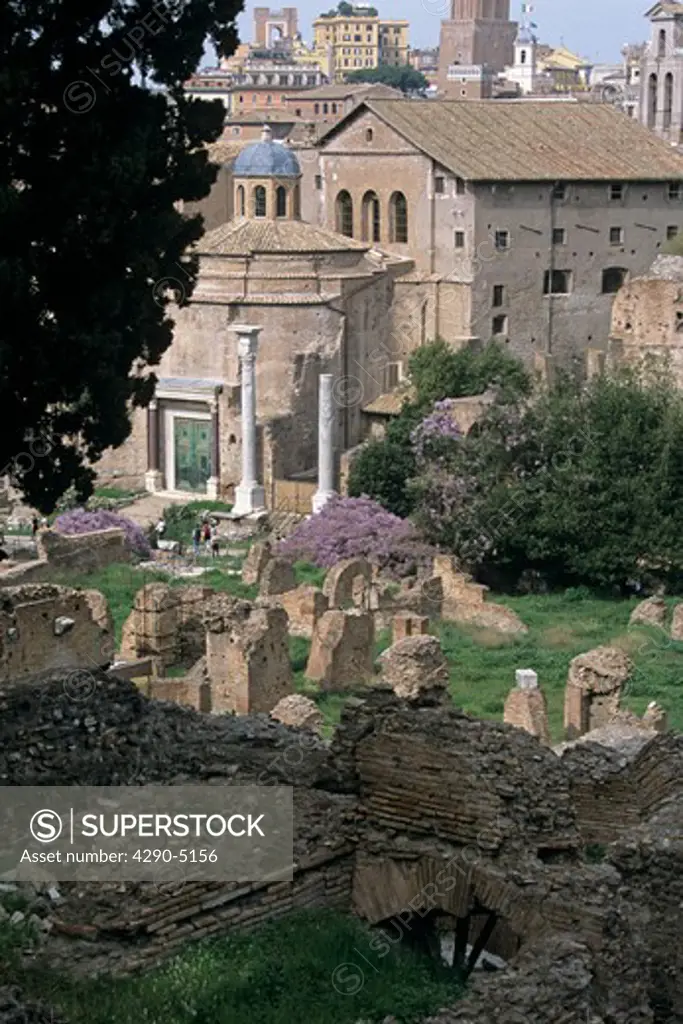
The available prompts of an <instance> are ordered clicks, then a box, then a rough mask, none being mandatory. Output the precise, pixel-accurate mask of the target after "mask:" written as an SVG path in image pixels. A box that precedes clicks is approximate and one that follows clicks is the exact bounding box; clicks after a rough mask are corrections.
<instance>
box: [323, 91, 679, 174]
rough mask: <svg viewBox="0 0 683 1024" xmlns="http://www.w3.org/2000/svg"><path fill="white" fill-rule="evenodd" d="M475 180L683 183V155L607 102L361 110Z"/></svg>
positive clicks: (398, 105)
mask: <svg viewBox="0 0 683 1024" xmlns="http://www.w3.org/2000/svg"><path fill="white" fill-rule="evenodd" d="M366 108H367V109H369V110H371V111H373V112H374V113H375V114H376V115H377V116H378V117H379V118H381V120H383V121H384V122H385V123H386V124H388V125H389V126H390V127H391V128H393V129H394V130H395V131H396V132H398V133H399V134H400V135H402V136H403V137H404V138H405V139H407V140H408V141H410V142H412V143H413V144H414V145H415V146H417V148H418V149H421V150H422V151H423V152H425V153H427V154H428V155H429V156H431V157H432V158H433V159H434V160H436V161H437V162H438V163H440V164H441V165H442V166H444V167H446V168H448V169H449V170H451V171H452V172H453V173H454V174H457V175H459V176H460V177H461V178H465V179H467V180H470V181H601V180H606V181H660V180H662V179H664V180H666V179H675V178H683V157H680V156H678V155H677V154H676V153H675V152H672V150H671V147H670V146H669V145H667V143H665V142H663V141H662V140H661V139H658V138H657V137H656V136H655V135H654V134H653V133H652V132H651V131H650V130H649V129H648V128H645V127H644V126H643V125H640V124H637V123H636V122H635V121H634V120H633V119H631V118H629V117H627V116H626V115H625V114H623V113H622V112H621V111H619V110H616V109H615V108H614V107H612V106H611V105H610V104H607V103H595V104H589V103H564V102H561V101H559V102H555V103H547V102H544V101H542V100H540V101H536V102H535V101H528V100H524V101H520V100H478V101H477V100H469V101H467V100H463V101H458V100H367V101H364V102H363V103H362V104H361V106H360V107H356V108H355V110H354V111H352V112H351V113H349V114H347V116H346V118H344V119H342V121H341V122H339V124H337V125H335V126H333V127H331V128H330V129H329V131H328V132H326V133H325V135H323V136H322V139H321V141H322V144H323V145H324V144H325V141H326V140H327V139H330V138H332V137H333V136H334V135H337V134H338V133H339V132H340V131H343V130H344V125H345V124H347V123H348V122H349V119H353V118H354V117H357V116H358V114H359V111H360V110H362V109H366Z"/></svg>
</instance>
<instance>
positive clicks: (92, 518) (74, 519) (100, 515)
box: [53, 508, 151, 558]
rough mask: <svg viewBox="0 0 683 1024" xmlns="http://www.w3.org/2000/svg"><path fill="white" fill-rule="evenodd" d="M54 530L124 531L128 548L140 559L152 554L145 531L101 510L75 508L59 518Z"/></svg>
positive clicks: (58, 531) (112, 513) (116, 515)
mask: <svg viewBox="0 0 683 1024" xmlns="http://www.w3.org/2000/svg"><path fill="white" fill-rule="evenodd" d="M53 528H54V529H55V530H56V531H57V533H93V532H94V531H95V530H112V529H114V528H116V529H118V530H123V532H124V533H125V535H126V546H127V547H128V549H129V550H130V551H132V553H133V554H135V555H139V557H140V558H149V557H150V554H151V550H150V546H149V541H148V539H147V537H146V536H145V534H144V531H143V530H142V529H141V527H139V526H138V524H137V523H134V522H133V520H132V519H128V518H127V516H122V515H119V514H118V513H117V512H108V511H106V510H105V509H100V510H99V511H96V512H88V511H87V510H86V509H83V508H75V509H72V510H71V511H70V512H65V513H64V514H63V515H61V516H57V518H56V519H55V521H54V524H53Z"/></svg>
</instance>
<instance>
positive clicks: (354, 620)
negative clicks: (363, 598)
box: [306, 608, 375, 692]
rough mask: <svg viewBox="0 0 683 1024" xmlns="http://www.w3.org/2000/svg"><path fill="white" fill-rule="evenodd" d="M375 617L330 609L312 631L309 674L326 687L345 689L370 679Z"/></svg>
mask: <svg viewBox="0 0 683 1024" xmlns="http://www.w3.org/2000/svg"><path fill="white" fill-rule="evenodd" d="M374 640H375V634H374V621H373V618H372V615H371V614H370V613H369V612H363V611H360V610H358V609H353V610H351V611H342V610H341V609H338V608H336V609H331V610H330V611H327V612H325V613H324V615H322V616H321V618H320V619H318V622H317V623H316V626H315V629H314V631H313V640H312V643H311V652H310V654H309V657H308V664H307V666H306V676H307V677H308V679H312V680H314V681H316V682H319V683H320V685H321V688H322V689H323V690H329V691H337V692H340V691H344V690H349V689H353V687H355V686H357V685H360V684H362V683H364V682H367V681H368V680H369V679H371V677H372V675H373V672H374V649H373V648H374Z"/></svg>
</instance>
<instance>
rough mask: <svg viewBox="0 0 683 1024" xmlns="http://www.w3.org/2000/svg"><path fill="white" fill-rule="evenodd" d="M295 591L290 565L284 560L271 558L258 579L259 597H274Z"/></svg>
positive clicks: (292, 568) (291, 566)
mask: <svg viewBox="0 0 683 1024" xmlns="http://www.w3.org/2000/svg"><path fill="white" fill-rule="evenodd" d="M295 589H296V577H295V575H294V567H293V565H292V563H291V562H290V561H288V560H287V559H286V558H271V559H270V561H269V562H268V563H267V564H266V566H265V567H264V569H263V572H262V573H261V576H260V578H259V597H275V596H277V595H278V594H286V593H287V592H288V591H290V590H295Z"/></svg>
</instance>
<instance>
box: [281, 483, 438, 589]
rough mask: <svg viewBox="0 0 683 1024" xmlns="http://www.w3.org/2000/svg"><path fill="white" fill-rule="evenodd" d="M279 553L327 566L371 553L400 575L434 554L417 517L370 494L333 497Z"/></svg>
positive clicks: (374, 559) (371, 558) (374, 561)
mask: <svg viewBox="0 0 683 1024" xmlns="http://www.w3.org/2000/svg"><path fill="white" fill-rule="evenodd" d="M278 553H280V554H284V555H287V556H289V557H291V558H295V559H300V560H302V561H308V562H312V563H313V564H314V565H317V566H320V567H322V568H329V567H330V566H332V565H335V564H336V563H337V562H341V561H342V560H343V559H345V558H359V557H362V558H367V560H368V561H369V562H371V563H372V564H373V565H377V566H378V567H379V568H381V569H384V570H387V571H388V572H390V573H392V574H393V575H395V576H397V577H398V576H405V575H409V574H411V573H413V572H415V571H416V570H417V568H418V567H419V566H421V565H424V564H427V563H428V562H429V561H430V560H431V558H432V557H433V554H434V552H433V550H432V549H431V548H429V547H428V545H426V544H424V542H423V541H422V540H421V538H420V536H419V534H418V533H417V531H416V529H415V527H414V526H413V524H412V523H411V522H409V521H408V520H406V519H400V518H399V517H398V516H395V515H393V514H392V513H391V512H387V510H386V509H385V508H383V507H382V506H381V505H380V504H379V503H378V502H376V501H372V500H371V499H370V498H367V497H361V498H339V497H335V498H332V499H330V501H328V503H327V504H326V505H325V507H324V508H323V509H322V511H321V512H319V513H318V514H317V515H314V516H311V517H310V518H309V519H306V520H305V521H304V522H302V523H300V524H299V526H298V527H297V528H296V529H295V530H294V531H293V533H291V534H290V535H289V536H288V537H287V538H286V539H285V540H283V541H281V542H280V544H279V545H278Z"/></svg>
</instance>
